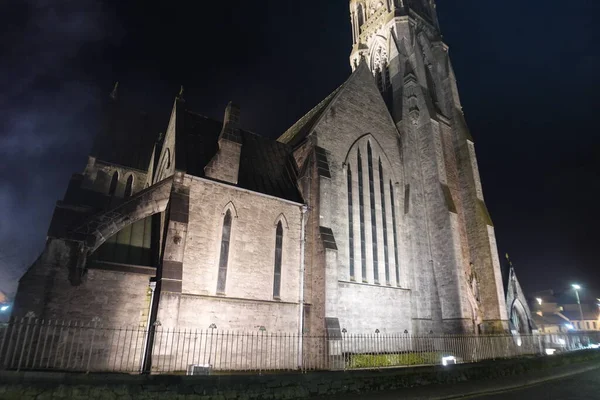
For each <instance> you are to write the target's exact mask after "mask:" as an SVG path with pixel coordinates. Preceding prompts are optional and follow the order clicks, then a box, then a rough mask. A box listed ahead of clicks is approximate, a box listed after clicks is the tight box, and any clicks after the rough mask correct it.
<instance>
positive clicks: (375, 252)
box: [367, 143, 379, 283]
mask: <svg viewBox="0 0 600 400" xmlns="http://www.w3.org/2000/svg"><path fill="white" fill-rule="evenodd" d="M367 157H368V163H369V195H370V196H369V197H370V199H371V240H372V242H373V275H374V276H375V283H379V257H378V249H377V213H376V210H375V182H374V181H375V179H374V177H373V175H374V174H373V151H372V150H371V143H367Z"/></svg>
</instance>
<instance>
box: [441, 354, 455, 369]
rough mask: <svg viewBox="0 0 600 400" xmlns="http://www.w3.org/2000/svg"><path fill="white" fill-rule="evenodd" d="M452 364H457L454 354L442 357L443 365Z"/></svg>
mask: <svg viewBox="0 0 600 400" xmlns="http://www.w3.org/2000/svg"><path fill="white" fill-rule="evenodd" d="M451 364H456V357H454V356H448V357H442V365H443V366H444V367H446V366H448V365H451Z"/></svg>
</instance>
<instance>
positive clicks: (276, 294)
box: [273, 221, 283, 299]
mask: <svg viewBox="0 0 600 400" xmlns="http://www.w3.org/2000/svg"><path fill="white" fill-rule="evenodd" d="M282 246H283V226H282V225H281V221H279V223H278V224H277V230H276V235H275V274H274V277H273V298H275V299H279V298H280V297H281V257H282V253H281V252H282V250H281V248H282Z"/></svg>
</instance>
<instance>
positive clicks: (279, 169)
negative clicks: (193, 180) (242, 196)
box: [176, 110, 303, 203]
mask: <svg viewBox="0 0 600 400" xmlns="http://www.w3.org/2000/svg"><path fill="white" fill-rule="evenodd" d="M182 115H183V118H184V121H183V124H178V126H179V127H181V128H180V129H183V130H184V132H183V135H182V134H181V133H180V132H178V134H177V140H178V141H180V140H182V139H183V141H184V142H185V143H181V144H183V146H179V145H178V146H177V147H178V152H179V151H183V152H185V155H184V158H185V170H186V172H187V173H188V174H190V175H194V176H198V177H205V174H204V167H206V165H207V164H208V163H209V162H210V160H211V159H212V158H213V156H214V155H215V154H216V152H217V150H218V143H217V141H218V138H219V134H220V133H221V128H222V127H223V123H222V122H220V121H216V120H213V119H211V118H208V117H205V116H203V115H199V114H196V113H193V112H191V111H187V110H186V111H184V112H183V113H182ZM240 133H241V135H242V153H241V157H240V170H239V178H238V184H237V186H238V187H240V188H243V189H248V190H252V191H254V192H259V193H263V194H267V195H270V196H274V197H278V198H281V199H286V200H290V201H294V202H297V203H303V199H302V196H301V195H300V192H299V191H298V187H297V184H296V182H297V175H298V173H297V169H296V164H295V161H294V158H293V155H292V147H291V146H289V145H287V144H285V143H280V142H277V141H275V140H272V139H268V138H266V137H263V136H260V135H257V134H255V133H252V132H248V131H244V130H241V132H240ZM178 144H179V143H178ZM176 158H177V159H178V160H179V159H180V157H179V155H178V156H177V157H176ZM178 164H179V163H178Z"/></svg>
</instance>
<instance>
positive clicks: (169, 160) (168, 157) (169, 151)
mask: <svg viewBox="0 0 600 400" xmlns="http://www.w3.org/2000/svg"><path fill="white" fill-rule="evenodd" d="M165 159H166V160H167V163H166V164H165V165H166V166H167V169H169V168H171V149H167V152H166V157H165Z"/></svg>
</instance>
